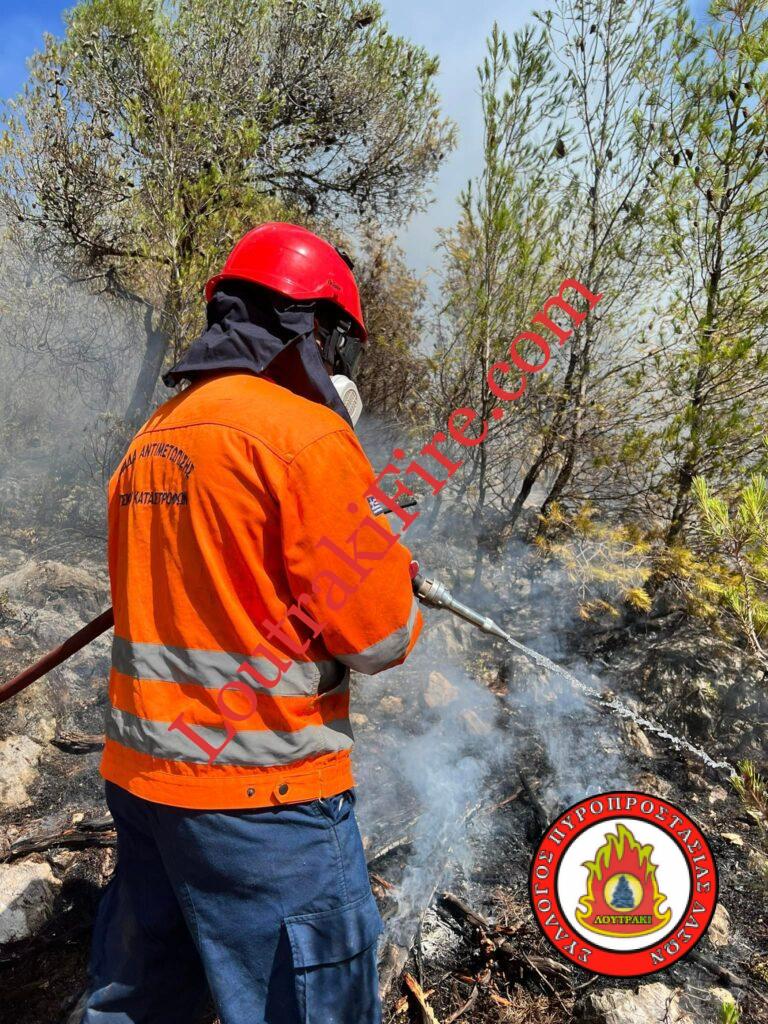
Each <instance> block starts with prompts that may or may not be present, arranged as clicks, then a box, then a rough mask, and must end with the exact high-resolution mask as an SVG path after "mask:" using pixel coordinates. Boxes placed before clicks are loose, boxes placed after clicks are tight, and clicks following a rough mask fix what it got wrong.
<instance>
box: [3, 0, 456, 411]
mask: <svg viewBox="0 0 768 1024" xmlns="http://www.w3.org/2000/svg"><path fill="white" fill-rule="evenodd" d="M65 19H66V31H65V34H64V37H63V38H62V39H56V38H53V37H51V36H47V37H46V39H45V45H44V48H43V50H42V52H41V53H39V54H36V55H35V56H34V57H33V58H32V60H31V61H30V65H29V79H28V81H27V83H26V85H25V87H24V89H23V91H22V93H21V94H20V96H18V97H17V98H16V99H15V100H14V101H12V102H10V103H9V104H8V105H7V109H6V111H5V115H4V133H3V136H2V144H1V147H0V209H2V212H3V213H4V215H5V217H6V218H7V220H8V222H9V223H10V224H11V225H12V226H14V227H15V230H16V232H17V234H19V233H23V234H24V236H25V238H26V239H27V240H30V239H31V240H32V241H33V242H34V244H35V247H36V251H37V254H38V256H39V258H41V259H43V260H45V261H46V262H47V263H49V264H51V265H52V266H53V267H54V268H55V269H56V270H57V271H58V272H60V273H63V274H65V275H66V276H68V278H69V279H71V280H73V281H77V282H86V283H87V284H88V286H89V287H90V288H92V289H93V290H97V291H101V292H106V293H109V294H111V295H114V296H117V297H120V298H122V299H123V300H126V301H128V302H131V303H134V304H136V305H137V309H139V310H141V311H142V313H143V323H144V337H143V339H142V351H141V368H140V370H139V374H138V379H137V381H136V385H135V388H134V391H133V395H132V397H131V400H130V402H129V403H128V408H127V411H126V419H127V420H128V421H129V422H131V423H132V422H134V421H136V420H137V419H139V418H141V417H142V416H144V415H145V414H146V412H147V410H148V408H149V406H150V404H151V401H152V395H153V391H154V387H155V384H156V381H157V379H158V376H159V374H160V371H161V369H162V366H163V363H164V361H165V360H166V357H167V356H168V354H169V349H173V348H177V347H178V346H179V345H180V344H182V342H183V339H184V338H185V336H186V335H187V334H188V332H189V330H190V329H191V328H192V327H194V326H195V321H196V318H197V317H198V316H199V315H200V310H201V302H200V288H201V285H202V283H203V281H204V280H205V278H206V276H207V275H208V274H209V273H210V272H211V271H212V269H214V268H216V267H217V266H218V264H219V263H220V262H221V261H222V259H223V258H224V256H225V254H226V252H227V251H228V249H229V248H230V247H231V245H232V244H233V242H234V241H235V240H236V239H237V238H238V237H239V236H240V235H241V234H242V233H243V232H244V231H245V230H247V229H248V228H249V227H251V226H253V224H254V223H256V222H258V221H260V220H264V219H269V218H274V219H286V218H289V217H290V218H294V219H299V220H302V221H304V222H305V223H306V222H309V223H311V222H312V221H313V218H320V219H323V220H326V221H327V220H333V219H339V220H340V221H341V224H344V225H347V226H349V225H354V223H355V221H356V219H357V218H358V217H360V216H365V217H366V218H371V217H374V218H378V219H379V220H381V221H389V222H392V223H397V222H398V221H401V220H402V219H403V218H405V217H407V216H408V215H409V214H410V213H411V212H412V211H414V210H415V209H418V208H419V207H420V206H421V205H422V204H423V203H424V201H425V200H424V192H425V186H426V184H427V183H428V181H429V178H430V176H431V175H432V174H433V173H434V171H435V170H436V168H437V166H438V164H439V162H440V160H441V158H442V156H443V155H444V154H445V152H446V151H447V150H448V149H449V148H450V146H451V145H452V142H453V128H452V126H451V125H450V124H449V123H448V122H447V121H446V120H444V119H443V118H442V117H441V114H440V111H439V104H438V98H437V94H436V92H435V89H434V86H433V84H432V81H433V78H434V75H435V74H436V71H437V60H436V59H435V58H434V57H432V56H430V55H429V54H428V53H426V52H425V50H424V49H422V48H420V47H418V46H415V45H413V44H411V43H410V42H408V41H407V40H405V39H403V38H400V37H397V36H394V35H393V34H392V33H391V32H390V31H389V29H388V27H387V25H386V23H385V22H384V21H383V18H382V10H381V7H380V6H379V5H377V4H375V3H369V4H361V3H360V2H359V0H325V2H323V0H311V2H310V0H298V2H293V0H174V2H168V0H83V2H82V3H80V4H78V5H77V6H76V7H74V8H73V9H72V10H71V11H70V12H69V13H68V14H67V15H66V16H65Z"/></svg>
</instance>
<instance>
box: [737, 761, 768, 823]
mask: <svg viewBox="0 0 768 1024" xmlns="http://www.w3.org/2000/svg"><path fill="white" fill-rule="evenodd" d="M737 767H738V775H736V776H735V777H734V778H733V779H731V783H732V785H733V788H734V789H735V790H736V792H737V793H738V794H739V797H740V798H741V802H742V803H743V804H744V806H745V807H747V808H749V809H750V810H751V811H754V812H756V813H757V814H758V815H759V819H760V821H761V824H762V825H763V827H765V826H768V782H766V780H765V778H764V777H763V776H762V775H761V774H760V772H759V771H758V769H757V766H756V765H755V763H754V762H753V761H740V762H739V764H738V766H737Z"/></svg>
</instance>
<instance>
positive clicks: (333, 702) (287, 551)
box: [101, 373, 421, 809]
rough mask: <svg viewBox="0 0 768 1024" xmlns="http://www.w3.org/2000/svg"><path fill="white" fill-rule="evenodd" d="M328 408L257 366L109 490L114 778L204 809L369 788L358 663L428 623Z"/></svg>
mask: <svg viewBox="0 0 768 1024" xmlns="http://www.w3.org/2000/svg"><path fill="white" fill-rule="evenodd" d="M373 481H374V472H373V469H372V468H371V465H370V463H369V462H368V459H367V458H366V456H365V454H364V453H363V450H362V448H361V447H360V444H359V442H358V440H357V438H356V437H355V434H354V432H353V431H352V430H351V429H350V427H349V426H348V425H347V424H346V422H344V421H343V420H342V419H341V417H339V416H338V415H337V414H336V413H334V412H332V411H331V410H330V409H327V408H325V407H324V406H321V405H318V404H317V403H314V402H310V401H308V400H307V399H304V398H301V397H299V396H298V395H295V394H293V393H292V392H290V391H288V390H286V389H285V388H282V387H279V386H278V385H276V384H274V383H272V382H270V381H267V380H264V379H262V378H259V377H256V376H254V375H252V374H248V373H229V374H223V375H220V376H216V377H211V378H208V379H204V380H202V381H200V382H198V383H197V384H194V385H193V386H192V387H190V388H189V389H188V390H186V391H184V392H182V393H181V394H180V395H178V396H176V397H174V398H173V399H171V400H170V401H169V402H167V403H166V404H165V405H163V406H161V407H160V408H159V409H158V410H157V411H156V412H155V413H154V414H153V415H152V417H151V418H150V419H149V421H148V422H147V423H146V424H145V426H144V427H143V428H142V429H141V430H140V431H139V433H138V434H137V435H136V437H135V438H134V439H133V441H132V443H131V445H130V447H129V449H128V451H127V453H126V455H125V457H124V458H123V460H122V462H121V463H120V465H119V466H118V468H117V470H116V471H115V473H114V475H113V477H112V479H111V481H110V484H109V572H110V581H111V587H112V602H113V605H114V610H115V636H114V643H113V653H112V669H111V673H110V685H109V697H110V707H109V709H108V714H107V725H106V744H105V748H104V755H103V759H102V763H101V771H102V774H103V776H104V777H105V778H107V779H109V780H110V781H112V782H114V783H116V784H118V785H120V786H123V787H124V788H125V789H127V790H129V791H130V792H132V793H135V794H136V795H138V796H141V797H144V798H146V799H149V800H154V801H157V802H159V803H165V804H171V805H174V806H178V807H190V808H201V809H204V808H243V807H263V806H269V805H270V804H274V803H284V802H293V801H300V800H311V799H315V798H317V797H323V796H332V795H333V794H335V793H338V792H341V791H342V790H344V789H347V788H348V787H349V786H351V785H354V779H353V777H352V773H351V769H350V749H351V747H352V744H353V737H352V730H351V728H350V723H349V670H350V668H352V669H355V670H357V671H360V672H364V673H369V674H372V673H375V672H379V671H381V670H382V669H385V668H388V667H390V666H392V665H396V664H398V663H399V662H401V661H402V660H403V659H404V658H405V657H406V656H407V654H408V653H409V652H410V650H411V648H412V646H413V644H414V643H415V641H416V638H417V636H418V633H419V630H420V629H421V615H420V613H419V611H418V607H417V605H416V603H415V601H414V599H413V594H412V590H411V583H410V576H409V571H408V566H409V560H410V555H409V553H408V551H407V549H406V548H405V547H404V546H403V545H402V544H401V543H400V542H399V540H398V539H397V536H396V534H395V533H393V531H392V529H391V528H390V526H389V525H388V524H387V522H386V520H385V517H383V516H378V517H374V516H373V515H372V514H371V512H370V507H369V505H368V502H367V501H366V497H365V494H366V490H367V489H368V488H369V487H370V486H371V485H372V483H373Z"/></svg>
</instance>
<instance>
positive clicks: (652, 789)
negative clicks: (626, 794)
mask: <svg viewBox="0 0 768 1024" xmlns="http://www.w3.org/2000/svg"><path fill="white" fill-rule="evenodd" d="M637 788H638V789H639V790H640V791H641V792H642V793H650V794H651V795H652V796H656V797H661V799H662V800H668V799H669V798H670V797H671V796H672V786H671V785H670V783H669V782H667V780H666V779H662V777H661V776H660V775H654V774H653V773H652V772H643V773H642V774H641V775H638V777H637Z"/></svg>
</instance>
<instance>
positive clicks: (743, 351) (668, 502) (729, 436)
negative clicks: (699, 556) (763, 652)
mask: <svg viewBox="0 0 768 1024" xmlns="http://www.w3.org/2000/svg"><path fill="white" fill-rule="evenodd" d="M766 39H768V24H767V23H766V12H765V5H764V4H763V3H762V2H761V0H725V2H722V3H717V4H714V5H712V7H711V9H710V20H709V21H706V22H704V23H703V24H702V23H701V22H699V23H694V21H693V20H692V19H691V17H690V16H689V14H688V13H687V11H686V9H685V8H681V10H680V12H679V14H678V19H677V24H676V28H675V32H674V34H673V36H672V38H671V47H672V50H673V52H674V55H675V62H676V63H675V68H674V74H673V75H672V76H671V79H670V81H669V83H668V88H667V91H666V96H667V99H666V100H665V103H664V108H663V110H662V116H661V117H660V119H659V121H658V124H657V125H656V127H655V130H654V145H655V159H654V161H653V163H652V165H651V167H650V168H649V172H648V173H649V179H650V180H651V181H652V182H653V183H654V186H655V188H657V189H658V192H659V195H660V197H661V199H662V206H661V208H660V210H659V217H658V221H657V225H658V229H659V233H658V236H657V242H656V245H657V262H656V273H655V277H656V281H657V287H658V289H659V297H658V301H657V303H656V311H655V315H654V321H655V322H654V331H655V333H656V335H657V337H658V339H659V352H658V355H657V358H656V360H655V362H654V363H653V364H652V365H649V367H648V378H647V382H646V383H647V385H648V386H649V390H650V393H651V395H652V408H653V410H654V412H655V417H656V419H657V426H656V429H655V436H656V445H655V446H654V449H655V450H654V452H653V455H652V459H654V460H655V462H656V465H659V466H660V467H661V468H662V470H663V475H662V477H661V479H658V480H657V482H656V487H657V489H658V494H659V497H660V498H661V502H660V506H659V507H660V509H661V508H662V507H664V513H663V514H666V515H668V516H669V527H668V531H667V540H668V543H674V542H675V541H676V540H677V539H678V538H679V537H680V536H681V534H682V533H683V531H684V530H685V528H686V527H687V524H688V521H689V519H690V516H691V513H692V512H695V511H696V508H697V506H696V502H695V501H694V496H693V494H692V485H693V479H694V477H696V476H697V475H705V476H706V477H707V479H708V480H710V482H711V483H712V484H713V485H714V486H716V487H718V488H720V487H726V488H727V487H730V486H731V485H732V484H734V483H735V482H737V481H738V479H739V478H740V477H741V476H742V475H743V474H744V472H745V469H753V470H759V469H760V468H761V461H764V459H763V451H762V449H761V443H760V436H761V430H760V427H761V424H762V423H763V421H764V417H765V411H766V404H767V403H768V347H767V346H766V341H768V299H767V298H766V291H765V288H764V286H763V282H764V280H765V277H766V274H767V273H768V236H767V235H766V232H765V223H766V218H768V164H767V163H766V159H765V153H766V147H768V107H766V102H765V101H766V97H768V73H767V70H766V53H767V51H766ZM652 415H653V414H652Z"/></svg>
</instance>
